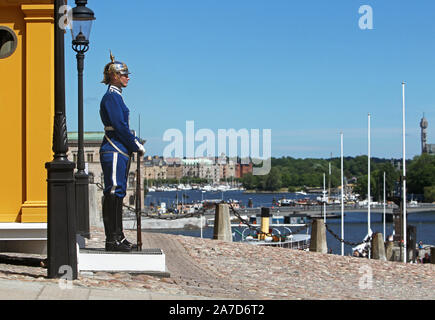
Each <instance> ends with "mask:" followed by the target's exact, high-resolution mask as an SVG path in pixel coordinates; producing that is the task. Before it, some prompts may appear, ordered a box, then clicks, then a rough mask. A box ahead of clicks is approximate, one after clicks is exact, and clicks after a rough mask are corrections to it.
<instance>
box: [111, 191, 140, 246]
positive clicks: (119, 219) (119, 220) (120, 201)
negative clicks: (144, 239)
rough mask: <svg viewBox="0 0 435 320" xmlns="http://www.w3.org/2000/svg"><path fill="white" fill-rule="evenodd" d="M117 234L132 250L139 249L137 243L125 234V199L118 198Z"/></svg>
mask: <svg viewBox="0 0 435 320" xmlns="http://www.w3.org/2000/svg"><path fill="white" fill-rule="evenodd" d="M116 201H117V202H116V235H117V239H118V240H119V241H120V242H121V243H122V244H125V245H126V246H128V247H130V250H137V245H136V244H133V243H131V242H130V241H128V240H127V238H126V237H125V235H124V228H123V226H122V207H123V199H122V198H118V197H117V198H116Z"/></svg>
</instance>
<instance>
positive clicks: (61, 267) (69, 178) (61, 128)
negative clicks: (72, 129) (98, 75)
mask: <svg viewBox="0 0 435 320" xmlns="http://www.w3.org/2000/svg"><path fill="white" fill-rule="evenodd" d="M63 5H65V0H55V1H54V18H55V21H56V22H58V21H60V19H61V14H60V12H59V10H60V8H61V7H62V6H63ZM64 53H65V51H64V30H62V29H61V28H60V27H59V24H58V23H54V79H55V81H54V128H53V153H54V158H53V161H51V162H47V163H46V164H45V168H46V169H47V174H48V179H47V257H48V266H47V269H48V270H47V271H48V272H47V273H48V277H49V278H52V279H53V278H61V277H64V276H65V272H68V269H65V267H67V268H68V267H69V268H70V269H69V271H70V272H69V273H68V274H67V275H66V276H67V277H68V280H75V279H77V250H76V229H75V202H74V168H75V164H74V162H71V161H69V160H68V158H67V155H66V154H67V152H68V137H67V128H66V116H65V55H64Z"/></svg>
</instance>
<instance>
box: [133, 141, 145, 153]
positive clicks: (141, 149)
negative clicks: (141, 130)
mask: <svg viewBox="0 0 435 320" xmlns="http://www.w3.org/2000/svg"><path fill="white" fill-rule="evenodd" d="M135 142H136V145H137V146H138V148H139V150H138V151H137V152H138V153H141V154H145V152H146V150H145V148H144V146H143V145H141V144H140V143H139V141H137V140H135Z"/></svg>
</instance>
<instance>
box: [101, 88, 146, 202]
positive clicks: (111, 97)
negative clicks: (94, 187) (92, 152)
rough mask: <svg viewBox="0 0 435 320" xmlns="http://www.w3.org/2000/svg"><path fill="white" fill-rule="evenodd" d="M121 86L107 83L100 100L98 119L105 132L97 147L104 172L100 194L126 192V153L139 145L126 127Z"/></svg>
mask: <svg viewBox="0 0 435 320" xmlns="http://www.w3.org/2000/svg"><path fill="white" fill-rule="evenodd" d="M121 94H122V91H121V89H119V88H117V87H115V86H109V88H108V89H107V92H106V94H105V95H104V96H103V98H102V100H101V104H100V116H101V121H102V122H103V124H104V130H105V132H106V134H105V136H104V139H103V142H102V144H101V148H100V161H101V166H102V169H103V174H104V194H107V193H109V192H110V193H113V194H115V195H116V196H118V197H120V198H123V197H125V195H126V188H127V175H128V168H129V166H130V165H129V163H130V154H131V153H133V152H137V151H138V150H139V149H140V146H141V145H140V143H139V138H138V137H135V136H134V135H133V134H132V133H131V131H130V128H129V114H130V111H129V110H128V108H127V106H126V105H125V103H124V101H123V99H122V95H121Z"/></svg>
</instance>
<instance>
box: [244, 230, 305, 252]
mask: <svg viewBox="0 0 435 320" xmlns="http://www.w3.org/2000/svg"><path fill="white" fill-rule="evenodd" d="M310 239H311V236H310V235H309V234H290V235H286V236H285V237H279V236H269V237H265V239H264V240H258V239H257V238H254V237H253V236H247V237H246V238H245V239H244V240H243V242H246V243H249V244H253V245H257V246H271V247H281V248H289V249H300V250H306V251H308V250H309V248H310Z"/></svg>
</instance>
